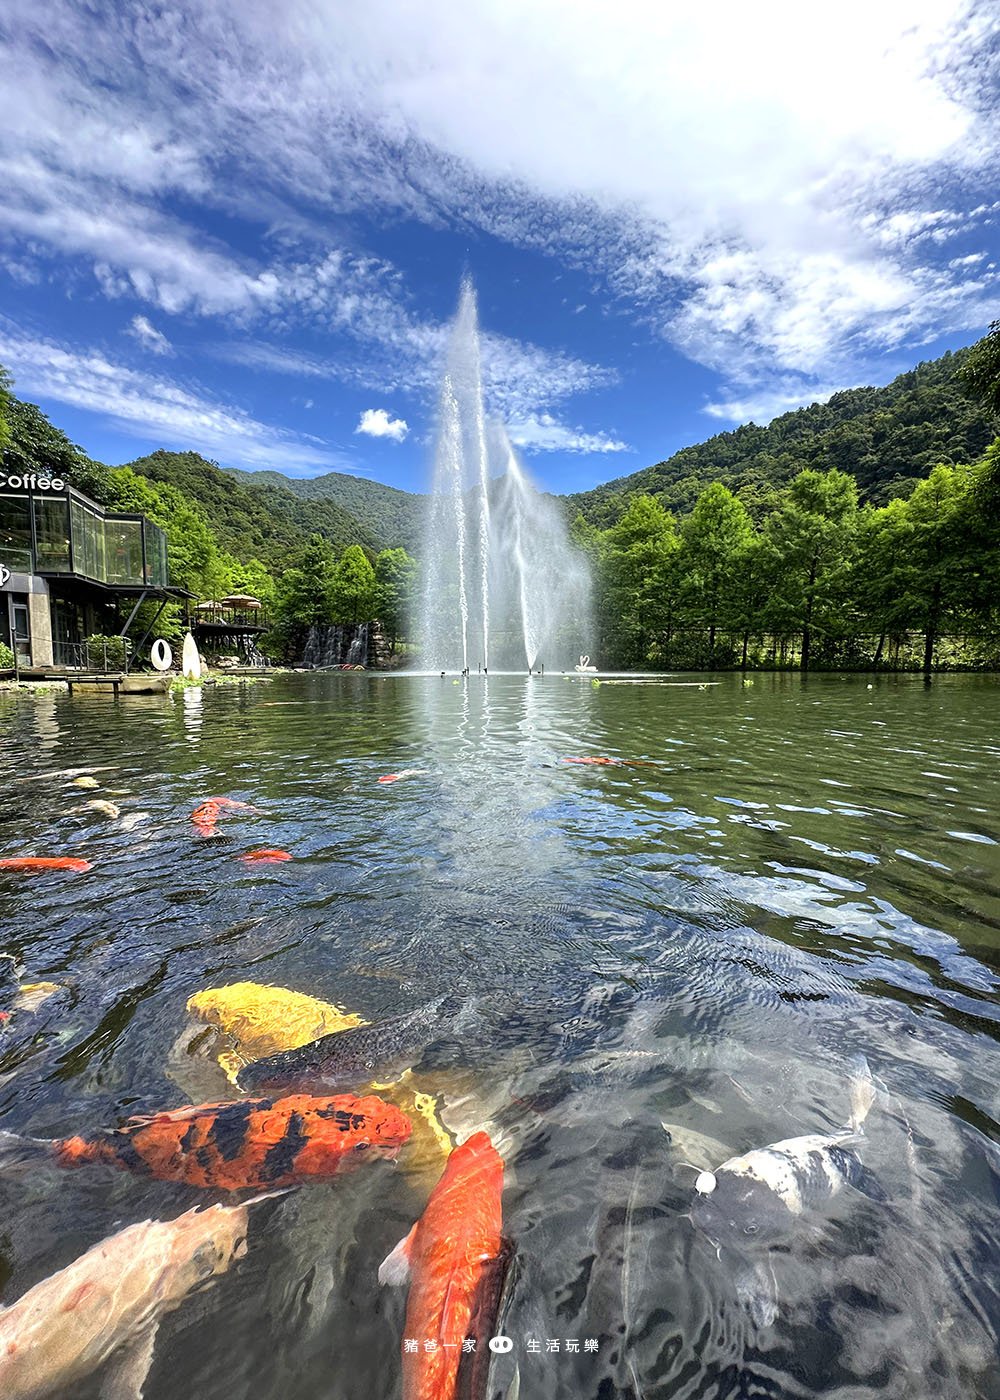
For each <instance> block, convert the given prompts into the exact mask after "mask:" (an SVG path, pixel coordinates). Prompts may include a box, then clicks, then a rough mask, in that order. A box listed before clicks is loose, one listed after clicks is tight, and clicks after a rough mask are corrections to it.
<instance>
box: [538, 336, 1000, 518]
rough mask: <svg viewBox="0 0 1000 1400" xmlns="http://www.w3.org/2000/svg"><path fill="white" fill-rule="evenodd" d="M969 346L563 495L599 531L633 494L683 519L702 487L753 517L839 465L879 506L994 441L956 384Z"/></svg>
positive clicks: (986, 420) (985, 418)
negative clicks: (794, 485) (803, 478)
mask: <svg viewBox="0 0 1000 1400" xmlns="http://www.w3.org/2000/svg"><path fill="white" fill-rule="evenodd" d="M968 354H969V352H968V350H959V351H957V352H956V353H955V354H951V353H950V352H949V353H948V354H946V355H943V356H942V357H941V358H940V359H938V360H927V361H924V362H923V363H921V364H919V365H917V366H916V368H915V369H912V370H909V371H907V373H906V374H901V375H899V376H898V377H897V378H896V379H894V380H893V381H892V383H891V384H888V385H886V386H885V387H884V388H881V389H877V388H872V387H865V388H861V389H845V390H844V391H843V392H842V393H839V394H834V395H833V397H832V398H831V399H830V400H829V401H828V402H827V403H825V404H818V403H814V404H811V405H810V406H809V407H808V408H799V409H795V410H794V411H793V412H791V413H783V414H782V415H781V416H780V417H779V418H775V419H774V420H773V421H772V422H771V423H769V424H768V425H767V427H765V428H762V427H758V426H757V424H756V423H747V424H745V425H744V426H742V427H740V428H736V429H735V430H734V431H732V432H728V433H717V434H716V435H715V436H714V437H711V438H708V439H707V441H705V442H701V443H697V444H695V445H694V446H692V447H684V448H682V449H681V450H680V451H679V452H675V453H674V455H673V456H672V457H670V458H668V459H667V460H666V461H664V462H657V463H656V465H655V466H652V467H645V468H644V469H643V470H642V471H638V472H633V473H632V474H631V475H630V476H622V477H618V478H617V479H616V480H615V481H609V482H606V483H605V484H604V485H603V486H597V487H595V488H594V489H593V490H592V491H581V492H578V493H576V494H575V495H571V496H567V497H565V500H566V503H567V507H568V509H569V513H570V516H571V518H572V517H573V516H575V515H576V513H577V512H578V511H580V512H582V513H583V515H584V517H585V518H586V519H587V520H589V521H591V523H593V524H594V525H597V526H598V527H600V528H602V529H604V528H607V527H608V526H609V525H611V524H613V523H614V522H615V520H617V518H618V516H619V515H620V513H621V511H622V508H623V505H624V502H625V500H626V498H627V497H628V496H630V495H632V494H634V493H636V492H648V493H650V494H651V495H657V496H659V497H660V500H661V501H662V503H663V505H664V506H666V507H667V508H668V509H669V510H673V511H674V512H675V513H677V514H681V515H686V514H687V513H688V511H690V510H691V509H692V508H693V506H694V503H695V501H696V500H697V498H698V496H699V495H700V494H701V492H702V491H703V490H704V489H705V487H706V486H709V485H711V483H712V482H713V481H721V482H722V483H723V484H724V485H726V486H728V487H729V489H730V490H731V491H734V492H739V494H740V496H741V497H742V499H743V500H744V502H745V503H746V505H747V507H748V509H749V510H750V511H751V513H752V514H754V515H759V514H761V513H762V511H763V510H764V509H765V506H766V502H767V499H768V497H769V496H770V495H771V494H772V493H773V492H774V491H775V490H777V489H779V488H781V487H783V486H786V485H787V484H788V483H789V482H790V481H791V480H792V478H793V477H794V476H796V475H797V473H798V472H800V471H801V470H802V469H803V468H804V467H814V468H816V469H817V470H819V471H825V470H826V469H827V468H829V467H837V468H838V469H839V470H840V471H844V472H849V473H850V474H851V475H852V476H853V477H855V478H856V479H857V482H858V486H859V488H860V490H861V495H862V498H863V499H864V500H869V501H872V502H874V503H875V504H879V505H881V504H883V503H884V502H886V501H887V500H890V499H891V498H892V497H893V496H898V495H905V494H907V493H908V491H909V490H910V488H911V487H912V485H913V483H914V482H915V481H917V480H920V479H922V478H924V477H926V476H927V475H928V474H929V473H930V471H931V470H932V468H933V467H935V466H936V465H937V463H938V462H954V463H959V462H974V461H976V460H977V459H978V458H979V457H981V456H982V454H983V452H984V451H985V450H986V448H987V447H988V446H989V444H990V442H992V440H993V438H994V437H995V436H996V424H995V422H994V421H993V420H992V419H991V418H990V416H989V414H988V412H987V411H986V410H985V409H984V407H983V405H982V404H981V403H979V402H977V401H974V400H972V399H969V398H968V397H966V394H965V392H964V390H963V388H962V385H961V383H960V382H959V381H958V380H956V378H955V375H956V372H957V371H958V370H959V369H960V368H961V366H962V365H963V364H964V363H965V361H966V359H967V358H968Z"/></svg>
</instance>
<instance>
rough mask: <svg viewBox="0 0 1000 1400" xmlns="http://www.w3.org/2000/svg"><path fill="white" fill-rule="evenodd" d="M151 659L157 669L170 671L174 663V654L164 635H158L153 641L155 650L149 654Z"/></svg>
mask: <svg viewBox="0 0 1000 1400" xmlns="http://www.w3.org/2000/svg"><path fill="white" fill-rule="evenodd" d="M149 659H150V661H151V662H152V663H153V669H154V670H156V671H169V670H170V667H171V666H172V665H173V660H174V654H173V652H172V651H171V650H170V648H169V647H168V646H167V644H166V642H165V641H164V640H163V638H162V637H157V639H156V641H155V642H154V643H153V650H152V651H151V652H150V654H149Z"/></svg>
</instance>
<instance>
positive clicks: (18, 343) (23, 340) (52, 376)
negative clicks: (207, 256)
mask: <svg viewBox="0 0 1000 1400" xmlns="http://www.w3.org/2000/svg"><path fill="white" fill-rule="evenodd" d="M0 363H2V364H4V365H6V366H7V367H8V368H9V369H10V370H11V372H12V373H13V375H14V378H15V381H16V383H17V388H18V391H19V392H23V391H27V392H28V393H30V394H32V395H35V396H38V397H40V398H44V399H52V400H55V401H56V402H57V403H64V404H70V405H72V407H74V408H81V409H86V410H87V411H88V412H91V413H95V414H97V415H98V416H99V417H101V418H102V419H104V420H105V421H106V422H108V423H111V424H112V425H114V426H115V427H117V428H119V429H121V430H122V431H123V432H126V433H129V434H131V435H133V436H137V437H142V438H146V439H154V440H155V439H156V438H162V439H163V440H164V441H165V442H166V443H168V444H169V445H170V446H171V447H173V446H177V445H182V446H185V447H192V448H195V449H197V450H198V451H199V452H203V453H205V454H207V455H214V456H215V457H217V458H218V459H219V460H220V461H221V462H222V463H223V465H224V466H242V467H247V468H249V469H260V468H264V467H270V468H273V469H274V470H276V471H283V472H287V473H288V474H289V475H291V476H312V475H315V473H316V471H317V470H324V471H352V470H353V469H354V464H353V462H352V461H351V459H349V458H347V457H346V456H345V455H344V454H342V453H338V452H337V451H335V450H331V449H329V448H328V447H327V446H325V445H324V444H322V443H321V442H320V441H319V439H316V438H305V437H300V436H296V435H295V434H293V433H288V432H284V431H283V430H281V429H279V428H274V427H272V426H271V425H270V424H267V423H261V422H259V421H258V420H257V419H255V418H253V417H251V416H250V414H248V413H246V412H245V411H244V410H243V409H241V408H238V407H236V406H235V405H232V404H225V403H221V402H219V401H218V400H217V399H214V398H212V397H211V396H210V395H207V394H205V393H203V392H201V391H199V390H198V389H197V388H196V387H193V386H189V385H185V384H182V383H179V382H178V381H176V380H171V379H165V378H163V377H161V376H157V375H151V374H147V373H145V372H143V371H139V370H133V369H129V368H127V367H126V366H125V365H122V364H116V363H114V362H113V361H111V360H109V359H107V357H106V356H105V355H104V354H102V353H101V352H100V351H99V350H92V351H80V350H78V349H75V348H71V347H67V346H65V345H59V344H57V343H56V342H54V341H48V340H37V339H31V338H30V337H26V336H22V335H20V334H18V332H17V331H16V330H13V329H12V328H5V327H3V326H0Z"/></svg>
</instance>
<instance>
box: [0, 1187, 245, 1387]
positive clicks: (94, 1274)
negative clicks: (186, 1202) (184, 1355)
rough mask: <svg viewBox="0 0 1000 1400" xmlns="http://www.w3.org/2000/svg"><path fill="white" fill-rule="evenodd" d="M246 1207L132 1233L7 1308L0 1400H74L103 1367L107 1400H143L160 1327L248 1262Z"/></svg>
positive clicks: (191, 1214)
mask: <svg viewBox="0 0 1000 1400" xmlns="http://www.w3.org/2000/svg"><path fill="white" fill-rule="evenodd" d="M247 1204H249V1202H248V1203H246V1204H244V1205H240V1206H219V1205H216V1206H209V1207H208V1209H207V1210H197V1209H196V1210H189V1211H186V1212H185V1214H184V1215H180V1216H178V1217H177V1219H176V1220H143V1221H140V1222H139V1223H138V1224H137V1225H129V1226H128V1228H127V1229H125V1230H119V1232H118V1234H116V1235H111V1236H110V1237H109V1238H108V1239H106V1240H101V1241H100V1243H99V1244H95V1245H94V1246H93V1247H92V1248H90V1249H88V1250H87V1252H86V1254H81V1256H80V1258H79V1259H77V1260H75V1261H74V1262H73V1263H72V1264H68V1265H67V1266H66V1268H65V1269H60V1270H59V1272H58V1273H56V1274H53V1275H52V1276H51V1278H47V1279H43V1280H42V1281H41V1283H36V1284H35V1286H34V1288H30V1289H29V1290H28V1292H27V1293H25V1294H24V1296H23V1297H21V1298H19V1299H18V1300H17V1302H16V1303H12V1304H11V1305H10V1307H7V1308H0V1395H2V1396H3V1397H4V1400H42V1397H43V1396H49V1395H68V1394H69V1393H70V1391H71V1388H72V1387H74V1386H75V1385H77V1384H78V1383H79V1382H80V1381H82V1380H84V1379H85V1378H86V1377H87V1376H89V1375H91V1374H92V1373H93V1372H95V1371H96V1370H97V1369H98V1368H99V1367H103V1368H104V1387H103V1389H102V1394H109V1395H113V1396H114V1397H115V1400H141V1396H142V1388H143V1383H144V1382H145V1379H146V1376H147V1374H148V1372H149V1367H150V1364H151V1362H152V1359H153V1345H154V1342H155V1339H156V1331H157V1328H158V1326H159V1324H160V1319H161V1317H163V1315H164V1313H168V1312H172V1311H173V1310H174V1309H175V1308H177V1307H179V1306H180V1305H181V1303H182V1302H183V1301H184V1298H185V1297H186V1295H187V1294H188V1293H189V1292H190V1291H191V1289H192V1288H194V1287H196V1286H197V1285H198V1284H203V1283H208V1282H209V1281H210V1280H212V1279H214V1278H215V1277H216V1276H217V1275H219V1274H223V1273H225V1271H226V1270H227V1269H228V1268H229V1265H230V1263H231V1262H232V1261H233V1259H238V1258H241V1257H242V1255H243V1254H245V1253H246V1244H245V1238H246V1230H247Z"/></svg>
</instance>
